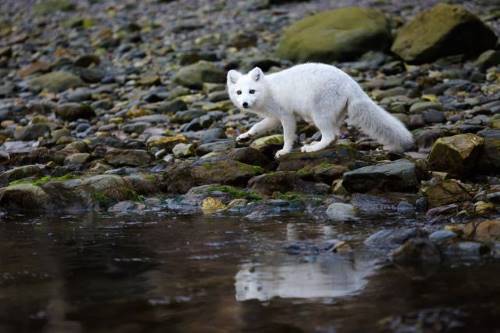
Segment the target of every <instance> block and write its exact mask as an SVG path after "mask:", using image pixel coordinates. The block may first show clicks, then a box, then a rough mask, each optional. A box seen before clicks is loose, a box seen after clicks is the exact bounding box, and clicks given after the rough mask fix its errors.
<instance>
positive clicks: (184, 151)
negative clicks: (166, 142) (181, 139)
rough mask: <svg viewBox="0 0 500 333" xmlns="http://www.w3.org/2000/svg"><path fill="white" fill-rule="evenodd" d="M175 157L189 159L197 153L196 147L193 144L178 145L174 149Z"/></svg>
mask: <svg viewBox="0 0 500 333" xmlns="http://www.w3.org/2000/svg"><path fill="white" fill-rule="evenodd" d="M172 153H173V154H174V156H175V157H178V158H180V157H189V156H193V155H194V153H195V146H194V145H193V144H192V143H178V144H176V145H175V146H174V148H172Z"/></svg>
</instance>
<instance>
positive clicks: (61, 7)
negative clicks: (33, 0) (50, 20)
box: [33, 0, 75, 15]
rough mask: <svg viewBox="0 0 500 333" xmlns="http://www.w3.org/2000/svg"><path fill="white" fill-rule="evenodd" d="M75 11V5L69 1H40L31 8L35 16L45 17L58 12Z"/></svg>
mask: <svg viewBox="0 0 500 333" xmlns="http://www.w3.org/2000/svg"><path fill="white" fill-rule="evenodd" d="M74 9H75V5H74V4H73V3H72V2H71V1H69V0H42V1H40V2H39V3H37V4H36V5H35V6H34V7H33V12H34V13H35V14H36V15H47V14H52V13H55V12H59V11H64V12H68V11H71V10H74Z"/></svg>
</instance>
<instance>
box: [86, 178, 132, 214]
mask: <svg viewBox="0 0 500 333" xmlns="http://www.w3.org/2000/svg"><path fill="white" fill-rule="evenodd" d="M77 188H78V191H85V192H87V191H88V192H89V193H90V195H91V197H92V199H93V201H94V202H95V203H97V204H98V205H99V206H101V207H107V206H109V205H111V204H113V203H116V202H119V201H124V200H130V199H135V197H136V193H135V192H134V190H133V189H132V188H131V187H130V186H129V185H128V184H127V182H126V181H125V180H124V179H123V178H122V177H120V176H117V175H97V176H92V177H89V178H86V179H84V180H83V181H82V183H81V185H78V186H77Z"/></svg>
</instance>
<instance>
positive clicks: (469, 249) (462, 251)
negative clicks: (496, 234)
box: [443, 242, 491, 260]
mask: <svg viewBox="0 0 500 333" xmlns="http://www.w3.org/2000/svg"><path fill="white" fill-rule="evenodd" d="M490 251H491V249H490V248H489V247H488V246H487V245H485V244H482V243H479V242H457V243H454V244H451V245H449V246H448V247H446V248H445V249H444V250H443V252H444V254H445V255H446V257H448V258H450V259H460V260H464V259H478V258H480V257H481V256H484V255H488V254H489V253H490Z"/></svg>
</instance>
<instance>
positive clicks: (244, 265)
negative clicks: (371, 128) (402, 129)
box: [0, 215, 500, 332]
mask: <svg viewBox="0 0 500 333" xmlns="http://www.w3.org/2000/svg"><path fill="white" fill-rule="evenodd" d="M379 227H380V224H376V223H369V222H366V224H363V225H362V226H361V225H359V224H358V225H346V224H344V225H342V224H341V225H337V226H332V225H326V224H321V223H318V222H314V221H299V220H292V219H277V218H275V219H273V220H270V221H259V222H250V221H246V220H244V219H237V218H201V217H197V218H193V217H191V218H187V217H182V218H172V217H158V216H151V217H126V218H117V217H113V218H112V217H105V216H104V217H103V216H101V217H99V216H95V215H85V216H67V217H64V216H62V217H47V218H26V217H17V218H9V219H4V220H3V221H1V222H0V263H1V265H0V332H374V331H380V330H381V329H382V327H384V326H382V324H381V322H380V321H381V320H382V319H384V318H386V317H388V316H401V315H404V317H401V318H399V322H400V324H399V326H398V327H400V328H405V327H407V328H409V329H414V328H415V322H416V321H417V320H418V318H421V320H420V321H421V322H422V321H424V322H430V324H429V325H430V326H431V327H432V328H433V330H422V332H446V331H450V332H451V331H453V332H461V331H464V332H467V331H471V332H472V331H475V332H479V331H481V332H490V331H494V330H493V327H500V309H499V306H498V305H497V304H500V303H498V301H499V300H500V296H499V295H500V279H499V278H498V274H499V272H500V264H498V263H468V264H463V263H462V264H454V265H442V266H440V267H427V268H420V269H401V268H396V267H393V266H390V265H387V264H386V263H385V262H384V260H383V257H380V256H379V255H377V254H376V253H373V251H371V250H370V249H367V248H365V247H364V246H363V244H362V241H363V240H364V239H365V238H366V236H367V235H369V234H370V233H372V232H373V231H374V230H377V229H378V228H379ZM331 239H342V240H347V241H348V242H349V243H350V244H352V245H353V247H354V248H355V251H354V252H353V253H351V254H336V253H332V252H328V251H323V250H322V249H323V248H324V246H323V245H324V244H325V242H326V241H328V240H331ZM290 245H292V246H296V247H297V246H298V247H299V248H300V250H298V251H289V250H287V249H289V246H290ZM422 310H425V311H424V312H420V314H419V315H417V314H415V312H416V311H422ZM422 313H423V314H422ZM429 318H430V319H429ZM433 318H434V319H433ZM394 322H397V317H396V319H394V320H393V323H394ZM405 325H406V326H405ZM448 326H456V327H458V329H455V330H446V329H445V328H446V327H448ZM405 332H416V331H414V330H408V331H405Z"/></svg>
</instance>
